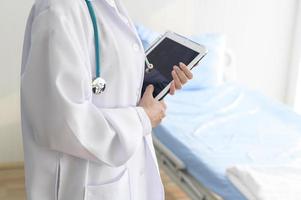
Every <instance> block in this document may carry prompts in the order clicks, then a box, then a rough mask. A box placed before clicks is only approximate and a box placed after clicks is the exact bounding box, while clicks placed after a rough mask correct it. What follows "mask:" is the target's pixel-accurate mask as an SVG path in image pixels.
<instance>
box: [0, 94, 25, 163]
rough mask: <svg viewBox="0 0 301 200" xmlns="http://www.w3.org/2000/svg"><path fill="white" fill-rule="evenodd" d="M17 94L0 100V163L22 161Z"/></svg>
mask: <svg viewBox="0 0 301 200" xmlns="http://www.w3.org/2000/svg"><path fill="white" fill-rule="evenodd" d="M19 99H20V98H19V93H17V92H16V93H12V94H9V95H6V96H2V97H1V98H0V111H1V112H0V138H1V140H0V163H5V162H19V161H22V160H23V150H22V149H23V147H22V137H21V123H20V121H21V120H20V101H19Z"/></svg>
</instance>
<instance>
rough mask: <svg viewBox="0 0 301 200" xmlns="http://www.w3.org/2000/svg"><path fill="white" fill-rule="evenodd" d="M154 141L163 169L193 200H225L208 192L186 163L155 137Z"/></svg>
mask: <svg viewBox="0 0 301 200" xmlns="http://www.w3.org/2000/svg"><path fill="white" fill-rule="evenodd" d="M153 141H154V146H155V149H156V154H157V159H158V162H159V165H160V167H161V169H163V170H164V172H165V173H166V174H167V175H168V176H169V177H170V178H171V179H172V180H173V181H174V182H175V183H176V184H177V185H178V186H179V187H180V188H181V189H183V190H184V191H185V192H186V193H187V194H188V196H189V197H190V198H191V199H192V200H223V198H221V197H219V196H218V195H217V194H215V193H213V192H211V191H210V190H208V189H207V188H206V187H204V185H203V184H202V183H200V182H199V181H197V180H196V179H195V178H194V177H193V176H191V175H190V174H189V173H188V172H187V170H186V166H185V163H183V162H182V161H181V160H180V159H179V158H178V157H177V156H176V155H175V154H173V153H172V152H171V151H170V150H169V149H167V148H166V147H165V146H164V145H163V144H162V143H161V142H160V141H159V140H158V138H156V136H154V135H153Z"/></svg>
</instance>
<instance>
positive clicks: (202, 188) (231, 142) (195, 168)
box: [153, 83, 301, 200]
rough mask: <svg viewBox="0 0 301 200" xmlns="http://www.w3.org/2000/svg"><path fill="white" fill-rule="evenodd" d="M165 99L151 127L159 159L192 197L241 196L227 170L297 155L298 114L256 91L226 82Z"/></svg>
mask: <svg viewBox="0 0 301 200" xmlns="http://www.w3.org/2000/svg"><path fill="white" fill-rule="evenodd" d="M165 101H166V103H167V105H168V109H167V117H166V118H165V119H164V121H163V122H162V124H161V125H160V126H158V127H157V128H155V129H154V130H153V133H154V144H155V148H156V150H157V155H158V160H159V163H160V166H161V167H162V168H163V169H164V170H165V171H166V173H167V174H168V175H170V176H171V178H172V179H173V180H174V181H175V182H176V183H177V184H178V185H179V186H180V187H181V188H183V190H185V191H186V192H187V193H188V194H189V196H190V197H191V199H201V200H205V199H206V200H220V199H224V200H244V199H245V197H244V196H243V195H242V194H241V193H240V192H239V191H238V189H237V188H235V187H234V185H233V184H232V183H231V182H230V181H229V179H228V178H227V176H226V170H227V168H229V167H231V166H235V165H257V166H278V165H281V164H283V163H291V162H294V161H295V160H296V159H297V158H298V157H300V155H301V149H300V148H299V147H300V141H301V117H300V116H299V115H297V114H295V113H294V112H293V111H291V110H290V109H289V108H288V107H286V106H285V105H282V104H281V103H278V102H276V101H273V100H271V99H269V98H267V97H265V96H263V95H261V94H260V93H258V92H255V91H251V90H248V89H246V88H244V87H241V86H239V85H237V84H234V83H227V84H223V85H221V86H217V87H213V88H207V89H203V90H183V91H179V92H178V93H177V94H176V95H175V96H167V97H166V99H165ZM298 145H299V146H298Z"/></svg>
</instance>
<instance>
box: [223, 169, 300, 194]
mask: <svg viewBox="0 0 301 200" xmlns="http://www.w3.org/2000/svg"><path fill="white" fill-rule="evenodd" d="M227 176H228V178H229V179H230V181H231V182H232V183H233V184H234V185H235V186H236V187H237V188H238V189H239V190H240V191H241V192H242V193H243V194H244V195H245V196H246V198H247V199H249V200H284V199H285V200H300V199H301V166H300V165H299V166H282V167H256V166H234V167H231V168H229V169H227Z"/></svg>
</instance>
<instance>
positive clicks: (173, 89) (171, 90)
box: [169, 81, 176, 95]
mask: <svg viewBox="0 0 301 200" xmlns="http://www.w3.org/2000/svg"><path fill="white" fill-rule="evenodd" d="M175 92H176V86H175V83H174V81H172V83H171V84H170V88H169V94H171V95H174V94H175Z"/></svg>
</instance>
